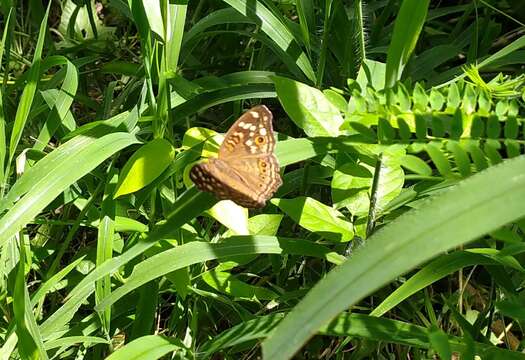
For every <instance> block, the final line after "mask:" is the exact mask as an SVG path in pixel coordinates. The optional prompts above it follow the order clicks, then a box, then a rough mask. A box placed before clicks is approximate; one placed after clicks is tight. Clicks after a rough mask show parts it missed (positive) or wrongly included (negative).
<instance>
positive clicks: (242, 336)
mask: <svg viewBox="0 0 525 360" xmlns="http://www.w3.org/2000/svg"><path fill="white" fill-rule="evenodd" d="M283 317H284V314H280V313H276V314H271V315H268V316H261V317H258V318H256V319H253V320H249V321H245V322H242V323H240V324H239V325H236V326H234V327H232V328H230V329H228V330H225V331H223V332H222V333H221V334H219V335H217V336H216V337H214V338H213V339H212V340H210V341H208V342H207V343H205V344H204V346H203V347H202V348H201V349H200V350H201V351H202V352H199V353H198V358H199V359H209V358H211V356H212V355H213V354H214V353H216V352H217V351H220V350H222V349H226V348H230V347H232V346H235V345H238V344H242V343H244V342H246V341H250V340H256V339H261V338H265V337H266V336H268V335H269V334H270V333H271V331H272V330H273V329H274V328H275V326H276V325H277V324H278V323H279V322H280V321H281V320H282V318H283ZM429 332H430V330H429V329H426V328H424V327H422V326H418V325H413V324H410V323H405V322H402V321H398V320H391V319H385V318H376V317H372V316H368V315H363V314H348V313H345V314H341V315H339V316H338V317H337V318H336V319H334V320H333V321H332V322H331V323H330V324H328V325H326V326H323V327H322V328H321V329H320V330H319V333H320V334H323V335H329V336H350V337H359V338H363V339H368V340H371V341H381V342H388V343H394V344H402V345H408V346H414V347H417V348H423V349H429V348H430V342H429V341H428V335H429ZM448 344H449V346H450V348H451V349H452V350H453V351H457V352H462V351H463V350H464V349H465V347H466V344H465V343H464V342H462V339H461V338H459V337H456V336H448ZM474 345H475V351H476V353H477V354H479V355H482V356H487V358H493V359H495V358H498V359H523V358H525V355H524V354H520V353H518V352H515V351H508V350H505V349H500V348H498V347H496V346H491V345H487V344H483V343H474Z"/></svg>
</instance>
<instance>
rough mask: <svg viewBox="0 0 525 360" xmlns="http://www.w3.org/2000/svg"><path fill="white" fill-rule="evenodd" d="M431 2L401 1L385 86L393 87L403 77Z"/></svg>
mask: <svg viewBox="0 0 525 360" xmlns="http://www.w3.org/2000/svg"><path fill="white" fill-rule="evenodd" d="M429 3H430V0H404V1H403V2H402V3H401V8H400V9H399V14H398V15H397V17H396V21H395V24H394V33H393V34H392V40H391V41H390V45H389V46H388V53H387V58H386V76H385V87H392V86H394V84H395V83H396V81H397V80H399V79H401V74H402V73H403V69H404V68H405V65H406V64H407V62H408V59H409V58H410V55H411V54H412V51H414V48H415V47H416V43H417V40H418V38H419V33H420V32H421V29H422V28H423V24H424V23H425V19H426V17H427V11H428V5H429Z"/></svg>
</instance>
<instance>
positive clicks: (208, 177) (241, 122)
mask: <svg viewBox="0 0 525 360" xmlns="http://www.w3.org/2000/svg"><path fill="white" fill-rule="evenodd" d="M272 118H273V116H272V113H271V112H270V110H269V109H268V108H267V107H266V106H264V105H259V106H256V107H254V108H252V109H250V110H248V111H246V112H245V113H244V114H243V115H242V116H241V117H240V118H239V119H238V120H237V121H236V122H235V123H234V124H233V125H232V127H231V128H230V129H229V130H228V132H227V133H226V135H225V136H224V141H223V142H222V145H221V147H220V148H219V156H218V158H211V159H209V161H208V162H204V163H199V164H196V165H194V166H193V167H192V168H191V170H190V179H191V180H192V181H193V182H194V183H195V185H196V186H197V188H198V189H199V190H201V191H208V192H211V193H213V194H214V195H215V196H216V197H217V198H219V199H221V200H226V199H228V200H232V201H234V202H235V203H236V204H238V205H240V206H243V207H246V208H261V207H264V206H265V205H266V201H267V200H268V199H269V198H271V197H272V195H273V194H274V193H275V191H277V189H278V188H279V186H281V184H282V179H281V175H280V174H279V162H278V161H277V158H276V157H275V155H274V154H273V150H274V148H275V139H274V136H273V127H272Z"/></svg>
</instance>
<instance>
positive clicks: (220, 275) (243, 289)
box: [202, 270, 278, 300]
mask: <svg viewBox="0 0 525 360" xmlns="http://www.w3.org/2000/svg"><path fill="white" fill-rule="evenodd" d="M202 280H203V281H204V282H205V283H206V284H208V285H209V286H211V287H212V288H214V289H215V290H217V291H219V292H222V293H224V294H227V295H230V296H233V297H236V298H242V299H250V300H251V299H256V300H273V299H276V298H277V297H278V295H277V294H276V293H275V292H273V291H271V290H269V289H265V288H263V287H260V286H254V285H250V284H247V283H245V282H244V281H241V280H239V279H238V278H237V276H234V275H232V274H230V273H228V272H225V271H217V270H210V271H207V272H205V273H204V274H202Z"/></svg>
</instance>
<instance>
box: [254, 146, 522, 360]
mask: <svg viewBox="0 0 525 360" xmlns="http://www.w3.org/2000/svg"><path fill="white" fill-rule="evenodd" d="M524 170H525V156H521V157H518V158H515V159H512V160H509V161H506V162H505V163H503V164H501V165H499V166H494V167H492V168H489V169H487V170H485V171H483V172H481V173H479V174H477V175H475V176H472V177H471V178H469V179H467V180H464V181H462V182H461V183H460V184H459V185H457V186H455V187H454V188H453V189H451V190H450V191H447V192H445V193H444V194H442V195H440V196H436V197H435V198H434V199H433V200H432V201H429V202H428V203H427V204H426V206H425V207H422V208H420V209H418V210H414V211H411V212H409V213H406V214H404V215H402V216H400V217H399V218H398V219H396V221H394V222H392V223H390V224H389V225H388V226H385V227H384V228H382V229H381V230H379V231H378V232H377V233H375V234H374V235H373V236H372V237H371V238H370V239H369V240H368V241H367V243H366V246H363V247H362V248H360V249H359V251H357V252H356V253H355V254H354V255H353V256H352V257H351V258H350V259H349V260H348V261H346V262H345V263H344V264H343V265H342V266H339V267H338V268H336V269H334V270H333V271H332V272H330V273H329V274H328V276H327V277H326V278H324V279H323V280H321V281H320V282H318V283H317V284H316V286H315V287H314V288H313V289H312V290H311V291H310V292H309V293H308V295H307V296H306V297H305V298H304V299H303V300H302V301H301V302H300V303H299V305H297V306H296V307H295V308H294V309H293V311H292V312H291V313H290V314H289V315H288V316H287V317H286V318H285V319H284V320H283V322H282V323H281V324H279V326H278V327H277V328H276V329H275V331H274V332H273V333H272V335H271V336H270V337H269V338H268V339H267V340H266V341H265V342H264V343H263V354H264V357H265V358H266V359H289V358H291V357H292V356H293V355H294V353H295V352H296V351H298V350H299V348H300V347H301V346H302V345H303V344H304V343H305V342H306V341H307V340H308V339H309V338H310V337H311V336H313V335H314V334H315V332H316V331H317V330H318V329H319V328H320V327H321V326H322V325H323V324H324V323H326V322H327V321H329V320H331V319H332V318H333V317H334V316H336V315H337V314H338V313H340V312H341V311H343V310H344V309H346V308H348V307H349V306H351V305H353V304H355V303H356V302H357V301H359V300H360V299H362V298H363V297H365V296H366V295H368V294H370V293H371V292H372V291H374V290H376V289H378V288H380V287H381V286H383V285H384V284H386V283H388V282H389V281H391V280H392V279H394V278H395V277H397V276H399V275H401V274H403V273H404V272H406V271H409V270H410V269H412V268H413V267H414V266H416V265H418V264H420V263H421V262H423V261H425V260H428V259H429V258H431V257H432V256H435V255H437V254H439V253H440V252H442V251H445V250H447V249H450V248H453V247H454V246H458V245H461V244H464V243H467V242H469V241H471V240H473V239H475V238H477V237H479V236H482V235H483V234H486V233H487V232H490V231H492V230H495V229H497V228H498V227H500V226H502V225H505V224H507V223H509V222H511V221H514V220H517V219H519V218H520V217H523V216H525V207H523V203H524V201H525V175H524V174H525V173H524ZM472 219H476V221H477V223H476V226H472ZM365 275H366V276H365Z"/></svg>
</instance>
